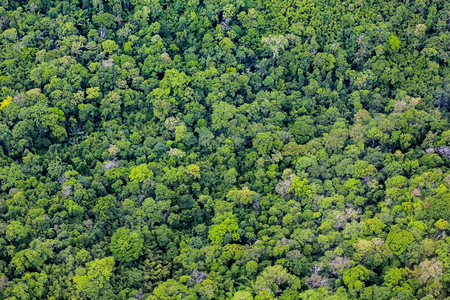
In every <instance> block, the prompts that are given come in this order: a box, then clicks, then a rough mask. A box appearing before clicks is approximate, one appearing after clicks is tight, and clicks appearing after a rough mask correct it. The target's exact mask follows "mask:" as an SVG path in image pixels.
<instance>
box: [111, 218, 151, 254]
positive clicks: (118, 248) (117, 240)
mask: <svg viewBox="0 0 450 300" xmlns="http://www.w3.org/2000/svg"><path fill="white" fill-rule="evenodd" d="M143 247H144V239H143V238H142V236H141V234H140V233H139V232H137V231H130V230H129V229H127V228H123V227H122V228H119V229H117V231H116V232H115V233H114V234H113V236H112V238H111V243H110V245H109V248H110V249H111V252H112V254H113V256H114V258H115V259H116V260H117V261H120V262H132V261H134V260H136V259H137V258H138V257H139V255H140V254H141V251H142V248H143Z"/></svg>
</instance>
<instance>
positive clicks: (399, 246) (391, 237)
mask: <svg viewBox="0 0 450 300" xmlns="http://www.w3.org/2000/svg"><path fill="white" fill-rule="evenodd" d="M413 241H414V236H413V234H412V233H411V232H409V231H406V230H400V231H391V232H389V234H388V236H387V239H386V242H387V243H388V245H389V247H391V249H392V251H393V252H394V253H395V254H397V255H400V254H402V253H403V252H404V251H405V250H406V248H408V246H409V245H410V244H411V243H412V242H413Z"/></svg>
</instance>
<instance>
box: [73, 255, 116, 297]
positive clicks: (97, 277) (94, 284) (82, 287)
mask: <svg viewBox="0 0 450 300" xmlns="http://www.w3.org/2000/svg"><path fill="white" fill-rule="evenodd" d="M113 268H114V258H113V257H105V258H102V259H95V260H94V261H91V262H88V263H86V268H78V269H77V270H76V271H75V273H76V275H75V277H74V278H73V281H74V282H75V284H76V288H77V290H78V292H80V293H81V294H83V295H86V296H87V297H89V298H97V297H99V296H100V295H102V294H106V291H105V290H107V289H108V288H109V281H110V279H111V276H112V274H113Z"/></svg>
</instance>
